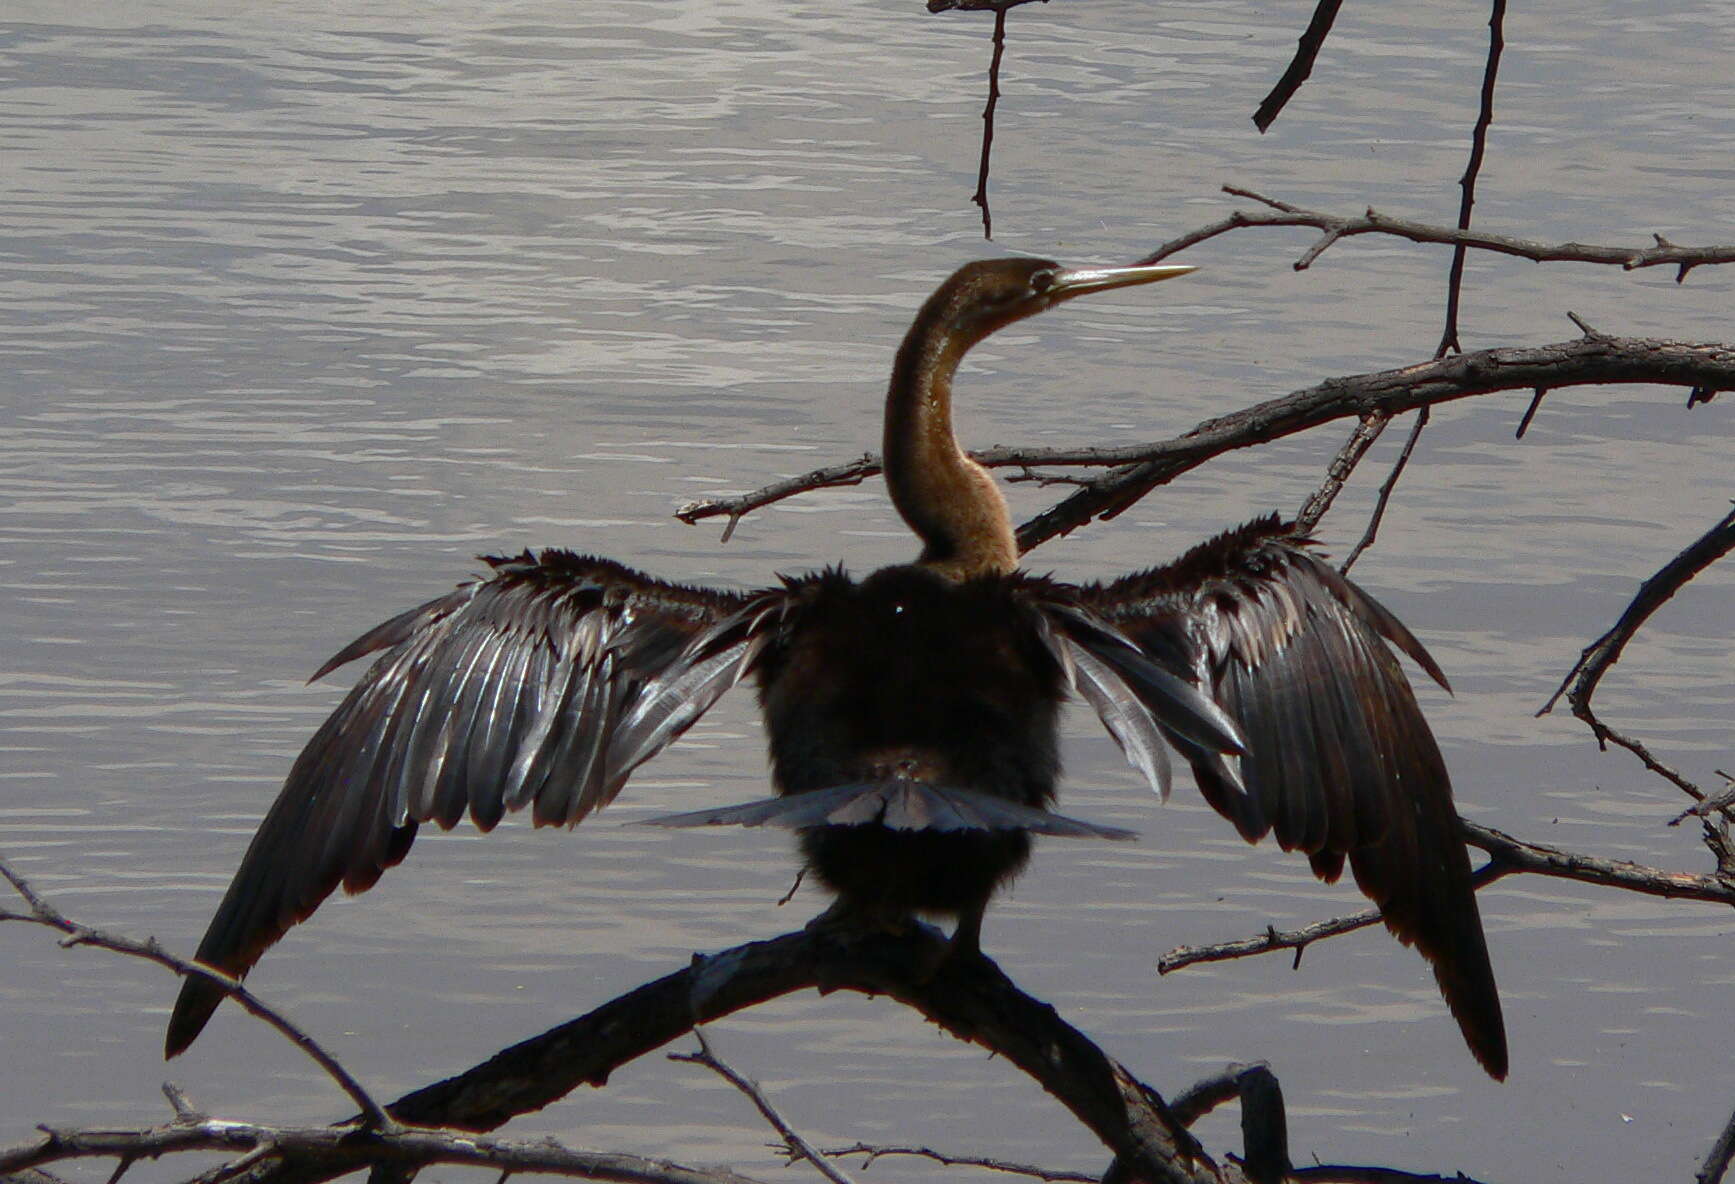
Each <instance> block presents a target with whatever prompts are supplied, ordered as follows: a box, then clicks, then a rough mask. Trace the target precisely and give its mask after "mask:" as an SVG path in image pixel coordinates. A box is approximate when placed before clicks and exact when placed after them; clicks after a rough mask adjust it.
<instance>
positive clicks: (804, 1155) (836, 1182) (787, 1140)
mask: <svg viewBox="0 0 1735 1184" xmlns="http://www.w3.org/2000/svg"><path fill="white" fill-rule="evenodd" d="M693 1036H694V1037H695V1038H696V1039H697V1040H698V1041H699V1051H698V1052H672V1053H670V1054H669V1059H670V1060H671V1061H682V1062H684V1063H686V1064H689V1065H703V1066H704V1067H705V1068H707V1069H709V1070H711V1072H713V1073H715V1074H717V1076H719V1077H721V1078H722V1079H723V1080H724V1081H727V1082H728V1083H729V1084H730V1085H732V1086H734V1087H735V1088H736V1089H738V1090H740V1091H741V1092H742V1093H743V1094H745V1095H746V1096H747V1100H748V1101H750V1102H752V1103H753V1106H754V1108H755V1109H757V1110H758V1111H759V1113H760V1115H761V1116H762V1117H763V1118H764V1119H765V1121H766V1122H768V1123H770V1124H771V1128H772V1129H773V1130H775V1131H776V1132H777V1137H778V1138H780V1139H782V1140H783V1145H784V1146H785V1147H787V1148H789V1150H790V1153H791V1154H792V1156H794V1157H796V1158H799V1159H805V1160H806V1161H807V1162H808V1163H810V1164H812V1165H813V1166H814V1168H815V1169H817V1170H818V1172H819V1174H820V1175H822V1176H824V1177H825V1178H826V1179H827V1180H830V1181H831V1182H832V1184H855V1181H854V1180H853V1179H851V1178H850V1177H849V1175H847V1174H846V1173H845V1172H843V1171H841V1170H840V1169H839V1168H838V1167H837V1166H836V1165H835V1164H833V1163H832V1162H831V1161H830V1160H829V1159H827V1158H826V1156H825V1154H824V1153H823V1152H822V1151H820V1150H819V1148H817V1147H815V1146H814V1145H813V1144H812V1143H809V1142H808V1141H807V1140H806V1139H804V1138H803V1137H802V1136H801V1133H800V1132H799V1131H797V1130H796V1129H795V1128H794V1127H793V1126H791V1125H789V1123H788V1121H787V1120H785V1119H784V1117H783V1115H781V1114H779V1113H778V1112H777V1107H775V1106H773V1105H772V1104H771V1099H769V1098H767V1097H766V1096H765V1091H764V1090H761V1089H760V1088H759V1086H758V1083H756V1082H754V1081H750V1080H748V1079H747V1078H745V1077H743V1076H742V1075H741V1074H739V1073H737V1072H735V1070H734V1069H732V1068H730V1067H729V1066H728V1065H726V1064H724V1063H723V1061H722V1060H721V1059H720V1058H719V1057H718V1056H717V1053H716V1051H715V1050H714V1049H712V1047H711V1042H710V1041H709V1040H708V1039H706V1037H705V1029H704V1026H703V1025H701V1024H697V1023H696V1024H694V1025H693Z"/></svg>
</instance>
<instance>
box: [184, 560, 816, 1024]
mask: <svg viewBox="0 0 1735 1184" xmlns="http://www.w3.org/2000/svg"><path fill="white" fill-rule="evenodd" d="M488 562H489V563H490V564H491V565H492V566H493V567H494V573H493V576H492V577H491V578H489V579H485V580H479V581H476V582H473V583H469V584H465V585H463V586H461V587H459V588H458V589H457V590H455V591H454V592H452V593H450V594H449V595H446V596H443V597H441V598H440V599H438V600H433V601H429V602H428V603H427V604H424V605H422V606H421V607H419V608H415V609H412V610H410V611H409V612H407V613H403V614H401V615H400V616H397V617H393V618H392V619H391V620H389V621H387V622H385V623H384V624H382V625H379V626H378V627H376V628H374V629H371V630H369V631H368V632H367V633H365V634H363V635H362V636H361V637H359V638H357V639H356V640H355V641H353V642H351V643H350V644H349V645H348V646H346V647H344V649H343V650H342V651H340V652H339V653H338V654H337V656H336V657H334V658H332V659H331V661H329V662H327V663H326V664H325V665H324V666H322V667H321V668H320V670H319V674H318V675H315V677H316V678H317V677H320V676H321V675H324V674H327V673H329V672H330V671H332V670H334V669H336V668H337V667H338V666H341V665H343V664H345V663H347V662H351V661H354V660H355V659H357V658H360V657H363V656H365V655H367V654H372V653H376V652H380V657H379V658H378V659H376V660H375V662H374V664H373V665H372V666H371V667H369V668H368V670H367V672H366V673H365V674H363V675H362V677H361V680H360V681H359V682H357V684H356V685H355V687H354V689H352V690H351V691H350V693H349V695H348V696H347V697H346V698H345V699H344V701H343V702H342V704H340V705H339V706H338V708H337V710H336V711H334V712H332V714H331V716H330V717H329V718H328V719H327V720H326V721H325V723H324V725H323V726H322V727H321V728H320V729H319V731H318V732H317V733H315V735H314V737H313V739H312V740H310V741H309V742H308V744H307V747H306V748H305V749H304V750H303V751H302V753H301V756H300V757H299V758H297V760H296V762H295V764H294V766H293V767H292V768H291V769H290V772H289V777H288V779H287V781H286V782H285V783H284V786H283V790H282V792H281V793H280V794H279V795H278V798H277V801H276V802H275V803H274V804H273V805H272V807H271V810H270V812H269V813H268V814H267V815H266V816H265V821H264V822H263V823H261V824H260V827H259V832H258V833H257V834H256V835H254V837H253V842H252V844H251V845H250V846H249V847H248V848H247V854H246V855H245V856H244V857H243V858H242V861H241V867H240V870H239V871H237V872H236V874H235V879H234V882H233V883H231V884H230V886H229V891H228V893H227V894H226V895H225V896H224V897H223V902H222V904H221V905H220V906H219V907H218V909H217V915H216V916H215V917H214V918H213V919H212V921H211V925H210V928H209V929H208V930H207V932H206V934H205V938H204V941H203V942H201V943H200V945H199V950H198V955H197V957H198V959H199V960H200V961H201V962H204V963H205V964H207V965H209V966H214V967H216V968H218V969H220V970H223V971H225V972H227V973H229V974H233V975H242V974H245V973H246V972H247V970H248V968H249V967H251V966H252V965H253V963H254V962H255V961H257V960H258V958H259V956H260V955H261V954H263V953H264V952H265V950H266V949H267V948H268V947H269V946H271V944H272V943H274V942H275V941H276V940H277V939H278V938H280V937H282V936H283V934H284V933H285V932H287V931H288V930H289V928H290V927H291V926H293V925H295V924H296V923H297V922H299V921H303V920H305V919H306V918H307V917H308V916H309V915H311V914H312V913H313V911H314V910H315V909H316V908H318V907H319V904H320V902H321V901H323V900H324V899H325V898H326V897H327V896H329V895H330V894H331V893H332V891H333V890H334V889H336V888H337V886H338V885H339V884H340V883H341V884H342V885H343V886H344V887H345V888H346V889H347V890H349V891H350V892H360V891H363V890H365V889H366V888H368V887H370V886H372V885H373V883H374V882H375V881H376V880H378V879H379V877H380V875H381V873H383V872H384V871H385V869H386V868H388V867H391V866H392V865H393V864H396V863H397V862H399V861H400V860H401V859H403V857H404V855H405V853H406V852H408V850H409V848H410V843H411V842H412V841H413V840H414V838H415V834H416V827H417V825H418V824H419V823H423V822H434V823H437V824H438V825H440V826H441V827H451V826H453V825H455V824H456V823H457V822H458V821H459V820H460V819H461V818H462V817H463V816H464V814H465V813H466V812H468V813H469V815H470V816H471V818H472V819H474V821H475V823H476V825H477V826H479V827H481V828H482V829H483V830H488V829H490V828H491V827H493V826H494V825H495V823H497V822H499V821H500V819H501V817H502V816H504V815H505V814H506V813H507V812H508V811H511V810H518V809H522V808H523V807H525V806H526V805H528V806H530V807H531V813H532V816H533V818H534V819H535V822H536V823H537V825H539V826H540V825H549V824H565V825H571V824H572V823H575V822H577V821H578V820H579V819H581V818H583V817H584V816H585V815H586V814H588V813H589V812H590V811H592V810H594V809H597V808H599V807H601V806H604V805H606V804H608V802H610V801H612V800H613V799H614V797H615V795H616V794H618V793H619V792H620V790H621V787H622V786H623V785H624V784H625V783H626V779H627V776H628V774H630V773H631V772H632V770H633V769H634V768H636V767H637V766H638V765H640V764H642V763H643V762H644V761H646V760H648V759H650V757H652V756H654V755H655V754H656V753H657V752H659V751H660V750H661V749H662V748H663V747H664V746H665V745H667V744H668V743H669V742H670V741H671V740H673V739H674V738H675V737H676V736H678V735H679V734H680V733H681V732H682V731H684V730H685V729H686V728H687V727H688V726H689V725H690V724H692V722H693V721H694V720H695V719H697V718H698V717H699V715H700V714H702V713H703V712H704V711H705V710H706V709H707V708H708V707H710V706H711V704H712V703H714V702H716V700H717V698H718V696H720V695H721V694H722V693H723V692H724V691H725V690H727V689H728V688H729V687H730V686H731V685H733V683H734V682H735V681H736V680H737V679H738V678H739V677H740V676H741V674H742V673H743V671H744V670H745V668H746V667H747V666H748V665H749V664H750V662H751V660H752V658H753V656H754V654H755V653H756V652H757V645H758V643H759V642H758V638H757V636H756V634H755V629H756V627H757V625H758V623H759V622H762V621H763V620H765V619H766V617H767V615H768V613H769V612H770V610H771V609H772V608H774V607H775V605H776V602H777V600H778V598H779V597H781V596H782V595H783V592H782V590H775V591H770V592H764V593H759V594H757V595H752V596H748V595H737V594H734V593H727V592H718V591H712V590H707V589H701V588H689V587H682V586H679V585H674V584H667V583H663V582H661V581H658V580H653V579H651V578H649V577H647V576H644V575H641V574H639V573H638V572H635V571H632V570H630V569H628V568H625V567H622V566H621V565H619V564H616V563H612V562H609V561H608V560H603V559H592V558H588V557H584V556H578V555H572V554H569V553H566V552H561V551H545V552H543V553H542V554H541V555H533V554H531V553H530V552H525V553H524V554H523V555H521V556H519V557H517V558H515V559H490V560H489V561H488ZM381 651H383V652H381ZM221 1001H222V993H221V992H220V991H217V990H216V989H215V988H212V987H210V986H209V985H208V984H205V983H202V982H200V981H198V980H195V979H189V980H187V981H186V982H185V983H184V984H183V986H182V989H181V994H180V998H179V999H178V1000H177V1001H176V1003H175V1010H174V1014H173V1016H172V1017H171V1019H170V1021H169V1030H168V1038H167V1049H168V1053H169V1055H170V1056H173V1055H175V1054H176V1053H178V1052H180V1051H181V1050H182V1049H184V1048H186V1047H187V1045H188V1044H190V1043H192V1041H193V1039H194V1038H195V1037H196V1036H197V1035H198V1034H199V1031H200V1030H201V1029H202V1028H203V1027H204V1025H205V1022H206V1020H207V1019H209V1018H210V1015H211V1012H212V1011H213V1010H215V1008H216V1006H217V1004H218V1003H220V1002H221Z"/></svg>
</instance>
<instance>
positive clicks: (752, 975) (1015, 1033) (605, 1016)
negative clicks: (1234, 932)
mask: <svg viewBox="0 0 1735 1184" xmlns="http://www.w3.org/2000/svg"><path fill="white" fill-rule="evenodd" d="M944 942H945V939H944V938H942V937H941V936H940V935H939V934H938V933H936V932H935V931H933V930H931V929H928V928H925V927H921V928H916V929H912V931H911V932H909V933H907V934H904V935H889V934H871V935H852V936H851V938H850V940H848V941H847V942H842V941H839V940H837V938H836V936H835V935H833V934H828V933H827V932H826V931H825V930H822V929H815V930H811V931H802V932H799V933H792V934H788V935H786V936H784V937H779V938H775V939H772V940H770V941H763V942H753V943H750V944H748V945H743V946H737V947H735V948H734V949H730V950H725V951H723V952H722V953H719V954H715V955H712V956H710V957H705V958H695V959H694V962H693V964H692V965H691V966H689V967H687V968H686V969H683V970H680V971H677V972H676V973H674V974H671V975H667V976H665V977H664V978H661V979H658V980H657V981H655V982H652V983H647V984H645V985H644V986H642V987H639V988H637V989H636V990H633V991H630V992H628V993H627V994H625V995H622V996H621V997H619V998H618V999H615V1000H613V1001H612V1002H610V1003H606V1004H604V1005H603V1006H602V1007H599V1008H597V1009H596V1010H595V1011H593V1012H591V1013H590V1014H588V1015H586V1016H583V1017H580V1018H579V1019H576V1020H572V1021H570V1022H568V1023H566V1024H562V1025H561V1026H560V1027H558V1028H554V1029H552V1030H550V1031H548V1032H545V1033H543V1034H542V1035H540V1036H537V1037H533V1038H532V1039H530V1040H527V1041H524V1042H523V1043H521V1044H518V1045H515V1046H513V1047H512V1048H509V1049H506V1050H505V1051H503V1052H501V1053H498V1054H497V1055H495V1056H494V1057H492V1058H491V1059H489V1060H488V1061H487V1062H485V1063H483V1064H481V1065H478V1066H476V1067H475V1068H473V1069H470V1070H468V1071H466V1072H465V1073H462V1074H460V1075H458V1076H457V1077H453V1078H450V1079H448V1080H446V1081H442V1082H439V1083H436V1084H434V1085H430V1086H427V1087H425V1088H423V1089H419V1090H416V1091H415V1092H413V1093H411V1094H408V1095H406V1096H404V1097H403V1098H400V1099H399V1100H398V1101H396V1102H393V1103H391V1104H390V1105H389V1106H388V1107H387V1108H388V1110H389V1111H390V1112H391V1113H392V1115H393V1116H394V1117H396V1118H397V1119H398V1120H399V1121H401V1122H404V1123H406V1124H413V1125H417V1126H434V1125H440V1126H450V1127H456V1128H459V1129H463V1130H477V1131H480V1130H491V1129H493V1128H495V1127H498V1126H499V1125H501V1124H502V1123H504V1122H506V1121H507V1120H508V1119H510V1118H512V1117H514V1116H516V1115H519V1114H524V1113H528V1112H530V1111H533V1110H538V1109H541V1108H542V1107H544V1106H546V1105H548V1104H549V1103H551V1102H553V1101H555V1100H556V1099H558V1098H560V1097H563V1096H564V1095H565V1094H567V1093H569V1092H570V1091H572V1090H573V1089H576V1088H577V1087H578V1086H580V1085H585V1084H591V1085H601V1084H603V1083H604V1082H605V1081H607V1079H608V1076H609V1074H610V1073H612V1072H613V1071H614V1070H615V1069H616V1068H618V1067H619V1066H621V1065H623V1064H625V1063H627V1062H628V1061H630V1060H633V1059H634V1058H636V1057H638V1056H641V1055H643V1054H644V1053H647V1052H650V1051H652V1050H654V1049H656V1048H658V1047H661V1046H662V1045H664V1044H667V1043H668V1042H669V1041H671V1040H673V1039H676V1038H677V1037H679V1036H681V1035H683V1034H685V1033H687V1032H689V1031H691V1030H692V1026H693V1024H694V1023H695V1021H698V1022H706V1021H710V1020H714V1019H717V1018H719V1017H721V1016H724V1015H728V1014H730V1013H731V1012H734V1011H738V1010H740V1009H742V1008H744V1007H750V1006H752V1005H754V1004H756V1003H761V1002H764V1001H765V1000H767V999H772V998H775V997H777V996H779V995H785V994H788V993H790V992H792V991H798V990H803V989H807V988H818V989H820V990H822V991H832V990H851V991H859V992H861V993H863V994H870V995H886V996H889V997H891V998H893V999H896V1000H897V1001H898V1002H900V1003H903V1004H904V1005H905V1006H908V1007H912V1008H914V1009H915V1010H917V1011H919V1012H920V1013H921V1014H923V1015H925V1016H926V1017H927V1018H928V1019H930V1020H932V1021H933V1022H934V1023H936V1024H938V1025H939V1026H940V1027H943V1028H945V1029H946V1030H947V1031H949V1032H951V1033H952V1034H953V1035H954V1036H957V1037H958V1038H959V1039H962V1040H968V1041H971V1042H972V1043H975V1044H979V1045H981V1046H982V1047H984V1048H987V1049H988V1050H990V1051H991V1052H994V1053H996V1054H998V1055H1000V1056H1003V1057H1005V1058H1006V1059H1007V1060H1009V1061H1011V1062H1012V1063H1013V1064H1015V1065H1017V1066H1018V1067H1019V1068H1020V1069H1023V1070H1024V1071H1025V1072H1026V1073H1028V1074H1030V1075H1031V1076H1032V1077H1034V1078H1035V1079H1036V1080H1037V1081H1038V1082H1039V1083H1040V1084H1041V1085H1042V1086H1043V1087H1044V1088H1045V1089H1047V1090H1048V1091H1049V1093H1051V1094H1053V1095H1054V1096H1055V1097H1056V1098H1057V1099H1058V1100H1059V1101H1060V1102H1061V1103H1062V1104H1063V1105H1065V1106H1066V1107H1067V1108H1068V1109H1069V1110H1071V1111H1072V1112H1073V1114H1074V1115H1075V1116H1077V1117H1078V1118H1079V1120H1080V1121H1081V1122H1083V1123H1084V1125H1085V1126H1086V1127H1088V1128H1089V1129H1090V1130H1091V1131H1093V1132H1094V1133H1095V1134H1096V1135H1097V1136H1098V1137H1099V1138H1100V1139H1102V1141H1103V1143H1104V1144H1105V1145H1106V1146H1107V1147H1108V1148H1109V1149H1110V1150H1111V1151H1113V1152H1114V1153H1115V1154H1116V1155H1117V1156H1118V1157H1120V1158H1121V1159H1123V1160H1124V1161H1126V1162H1128V1163H1130V1164H1131V1165H1133V1166H1134V1168H1135V1169H1136V1170H1137V1171H1138V1172H1139V1173H1141V1174H1143V1175H1144V1176H1146V1177H1147V1178H1148V1179H1150V1180H1153V1181H1175V1182H1181V1181H1186V1182H1189V1184H1204V1182H1207V1181H1219V1180H1222V1179H1223V1178H1224V1177H1223V1175H1222V1173H1221V1169H1219V1167H1218V1166H1217V1165H1216V1164H1215V1163H1214V1162H1213V1161H1212V1160H1211V1159H1210V1157H1209V1156H1207V1155H1206V1154H1205V1152H1204V1150H1203V1149H1202V1148H1201V1147H1200V1146H1199V1144H1198V1143H1197V1141H1196V1140H1194V1139H1193V1137H1192V1136H1191V1135H1190V1134H1188V1133H1187V1132H1186V1130H1185V1129H1184V1127H1183V1126H1182V1125H1181V1124H1180V1123H1178V1122H1176V1121H1175V1120H1174V1118H1173V1117H1172V1116H1171V1115H1170V1114H1169V1113H1168V1111H1167V1108H1166V1106H1165V1105H1164V1104H1163V1102H1162V1099H1161V1097H1160V1096H1159V1095H1158V1094H1157V1093H1156V1092H1155V1091H1154V1090H1152V1089H1150V1088H1149V1087H1148V1086H1146V1085H1144V1084H1143V1083H1142V1082H1140V1081H1139V1080H1138V1079H1137V1078H1136V1077H1134V1076H1133V1074H1132V1073H1131V1072H1129V1071H1128V1070H1127V1069H1126V1068H1125V1067H1124V1066H1122V1065H1120V1064H1118V1063H1117V1062H1115V1061H1114V1060H1113V1059H1112V1058H1110V1057H1109V1056H1108V1055H1107V1054H1105V1053H1104V1052H1103V1051H1102V1050H1101V1049H1100V1048H1098V1047H1097V1046H1096V1045H1095V1044H1093V1043H1091V1042H1090V1040H1088V1039H1087V1038H1086V1037H1084V1036H1083V1035H1082V1034H1081V1033H1079V1032H1078V1031H1077V1030H1076V1029H1074V1028H1072V1027H1071V1026H1070V1025H1068V1024H1066V1023H1065V1022H1064V1021H1063V1020H1061V1019H1060V1017H1059V1016H1058V1015H1056V1014H1055V1012H1054V1009H1053V1008H1052V1007H1050V1006H1048V1005H1047V1004H1045V1003H1042V1002H1041V1001H1039V1000H1036V999H1033V998H1031V997H1030V996H1028V995H1026V994H1024V993H1023V992H1022V991H1020V990H1019V989H1018V988H1017V987H1016V986H1015V985H1013V984H1012V982H1011V981H1010V980H1008V979H1007V978H1006V976H1005V975H1004V974H1002V973H1001V971H1000V969H999V968H998V967H997V966H995V965H994V964H993V963H992V962H991V961H989V960H988V959H986V958H977V959H950V960H945V961H944V963H943V965H941V967H940V969H939V970H938V971H937V972H936V971H934V970H933V966H934V963H935V962H936V961H937V960H940V959H941V956H942V954H943V952H944V948H945V947H944ZM337 1174H339V1173H337V1172H334V1171H331V1170H329V1169H328V1168H327V1167H326V1165H324V1164H323V1163H319V1162H313V1161H309V1160H306V1159H305V1158H301V1157H297V1156H293V1155H284V1156H281V1157H273V1158H271V1159H269V1160H266V1161H264V1162H262V1163H260V1164H257V1165H254V1166H253V1167H251V1168H250V1169H248V1170H247V1171H244V1172H241V1173H225V1174H224V1176H223V1178H224V1179H225V1180H228V1181H231V1182H232V1184H267V1182H269V1184H313V1182H315V1181H323V1180H329V1179H332V1178H334V1177H335V1176H336V1175H337Z"/></svg>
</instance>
